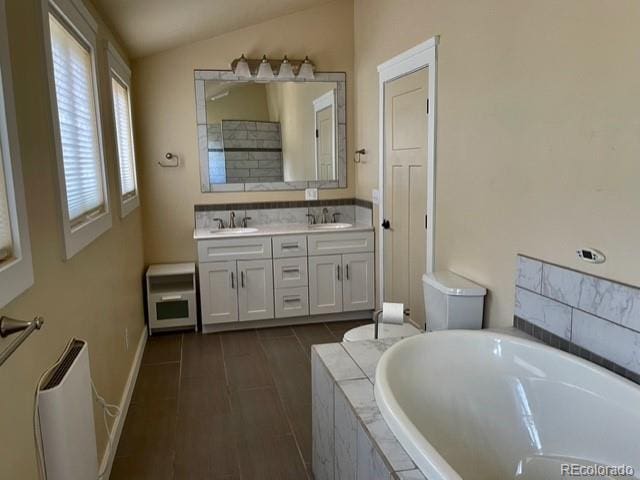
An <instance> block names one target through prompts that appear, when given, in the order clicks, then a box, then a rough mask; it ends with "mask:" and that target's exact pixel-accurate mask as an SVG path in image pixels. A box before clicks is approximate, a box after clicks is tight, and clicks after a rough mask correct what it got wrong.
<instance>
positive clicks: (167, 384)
mask: <svg viewBox="0 0 640 480" xmlns="http://www.w3.org/2000/svg"><path fill="white" fill-rule="evenodd" d="M364 323H366V322H360V321H357V322H338V323H326V324H325V323H319V324H310V325H300V326H294V327H278V328H270V329H264V330H245V331H241V332H228V333H220V334H210V335H200V334H194V333H184V334H180V333H178V334H167V335H156V336H153V337H151V338H149V340H148V342H147V346H146V349H145V352H144V357H143V359H142V366H141V368H140V374H139V376H138V380H137V382H136V386H135V390H134V393H133V398H132V400H131V406H130V407H129V413H128V415H127V419H126V422H125V425H124V429H123V432H122V436H121V438H120V443H119V445H118V450H117V452H116V458H115V461H114V465H113V470H112V473H111V479H112V480H120V479H122V480H125V479H126V480H147V479H149V480H150V479H153V480H164V479H167V480H182V479H189V480H200V479H207V480H223V479H224V480H258V479H265V480H267V479H268V480H305V479H311V478H312V475H311V367H310V349H311V345H313V344H315V343H330V342H337V341H341V340H342V336H343V335H344V333H345V332H346V331H347V330H349V329H350V328H353V327H355V326H358V325H362V324H364Z"/></svg>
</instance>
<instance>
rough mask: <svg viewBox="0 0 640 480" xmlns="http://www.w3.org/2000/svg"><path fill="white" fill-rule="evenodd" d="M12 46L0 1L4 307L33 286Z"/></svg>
mask: <svg viewBox="0 0 640 480" xmlns="http://www.w3.org/2000/svg"><path fill="white" fill-rule="evenodd" d="M8 43H9V42H8V38H7V21H6V16H5V1H4V0H0V308H2V307H4V306H5V305H6V304H7V303H9V302H10V301H11V300H13V299H14V298H15V297H17V296H18V295H20V294H21V293H22V292H24V291H25V290H26V289H28V288H29V287H30V286H31V285H33V266H32V263H31V245H30V241H29V228H28V224H27V210H26V203H25V198H24V185H23V183H22V168H21V163H20V151H19V147H18V135H17V131H16V117H15V107H14V104H13V86H12V84H11V64H10V60H9V51H8Z"/></svg>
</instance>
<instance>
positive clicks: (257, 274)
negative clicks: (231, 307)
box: [238, 260, 274, 322]
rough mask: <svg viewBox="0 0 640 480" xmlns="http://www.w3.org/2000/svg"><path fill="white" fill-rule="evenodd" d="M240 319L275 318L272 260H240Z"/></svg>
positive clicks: (243, 320) (242, 320)
mask: <svg viewBox="0 0 640 480" xmlns="http://www.w3.org/2000/svg"><path fill="white" fill-rule="evenodd" d="M238 275H239V276H240V284H239V288H238V319H239V320H240V321H241V322H246V321H249V320H264V319H267V318H273V313H274V312H273V265H272V263H271V260H238Z"/></svg>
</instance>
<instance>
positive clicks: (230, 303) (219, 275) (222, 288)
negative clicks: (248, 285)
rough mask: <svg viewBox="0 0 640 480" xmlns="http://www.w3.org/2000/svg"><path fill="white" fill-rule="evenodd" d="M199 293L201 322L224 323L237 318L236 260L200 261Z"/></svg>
mask: <svg viewBox="0 0 640 480" xmlns="http://www.w3.org/2000/svg"><path fill="white" fill-rule="evenodd" d="M198 269H199V272H200V273H199V275H200V292H201V293H200V295H201V299H200V302H201V306H202V323H203V324H210V323H225V322H235V321H237V320H238V294H237V287H238V282H237V279H238V275H237V272H236V262H235V261H230V262H210V263H201V264H200V265H199V267H198Z"/></svg>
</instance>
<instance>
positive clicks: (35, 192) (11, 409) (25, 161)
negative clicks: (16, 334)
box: [0, 0, 144, 480]
mask: <svg viewBox="0 0 640 480" xmlns="http://www.w3.org/2000/svg"><path fill="white" fill-rule="evenodd" d="M40 7H41V2H40V0H28V1H25V0H20V1H17V0H16V1H9V2H7V11H8V12H7V16H8V24H9V35H10V49H11V59H12V65H13V83H14V88H15V95H16V109H17V117H18V132H19V135H20V148H21V151H22V165H23V172H24V179H25V190H26V193H27V208H28V215H29V228H30V232H31V242H32V245H31V246H32V251H33V267H34V275H35V285H34V286H33V287H31V289H29V290H28V291H27V292H26V293H24V294H23V295H21V296H20V297H18V298H17V299H16V300H14V301H13V302H11V303H10V304H9V305H7V306H6V307H5V308H3V309H2V310H0V315H9V316H13V317H16V318H21V319H31V318H32V317H33V316H35V315H42V316H44V318H45V322H46V323H45V325H44V328H43V330H41V331H38V332H35V333H33V334H32V335H31V337H29V338H28V339H27V341H26V342H25V343H24V344H23V345H22V346H21V347H20V348H19V349H18V350H17V351H16V352H15V353H14V354H13V356H12V357H11V358H10V359H9V360H8V361H7V363H5V364H4V366H2V367H1V368H0V391H1V392H2V393H1V395H0V409H1V410H2V412H3V414H2V415H0V439H1V441H0V477H1V478H7V479H20V480H35V479H37V478H38V475H37V469H36V457H35V445H34V440H33V420H32V416H33V399H34V392H35V388H36V383H37V380H38V378H39V376H40V374H41V373H42V372H43V371H44V369H45V368H47V367H48V366H49V365H50V364H51V363H53V362H54V361H55V360H56V359H57V358H58V356H59V355H60V353H61V352H62V350H63V348H64V346H65V345H66V343H67V341H68V339H69V338H70V337H79V338H82V339H84V340H86V341H87V342H88V343H89V352H90V360H91V374H92V377H93V379H94V380H95V383H96V386H97V388H98V390H99V391H100V392H101V393H102V395H104V397H105V398H106V399H107V400H108V401H110V402H116V403H118V402H119V401H120V396H121V394H122V391H123V387H124V384H125V382H126V380H127V376H128V374H129V370H130V367H131V365H132V360H133V355H134V351H135V347H136V344H137V341H138V339H139V338H140V334H141V332H142V329H143V328H144V323H143V309H142V292H141V287H140V285H141V275H142V272H143V260H142V257H143V254H142V225H141V220H140V210H139V209H138V210H136V211H135V212H134V213H132V214H131V215H130V216H128V217H127V218H126V219H124V220H120V218H119V216H118V213H117V212H118V206H117V204H116V203H115V202H114V200H112V208H114V210H115V212H114V216H113V227H112V228H111V229H110V230H109V231H108V232H107V233H105V234H104V235H102V236H101V237H100V238H99V239H97V240H96V241H95V242H93V243H92V244H91V245H90V246H88V247H87V248H85V249H84V250H82V252H80V253H79V254H77V255H76V256H74V257H73V258H72V259H71V260H69V261H67V262H63V261H62V236H61V231H60V224H59V220H58V218H59V217H58V209H59V208H60V204H59V202H58V199H57V177H56V165H55V160H54V157H53V153H52V152H53V137H52V135H51V128H52V127H51V121H50V118H51V116H50V103H49V90H48V84H47V80H46V78H47V74H46V71H45V57H44V43H43V36H42V29H41V26H42V18H41V9H40ZM104 34H105V32H104V30H102V29H101V41H102V42H104V41H105V40H104ZM100 56H101V60H102V64H104V60H105V58H104V57H105V51H104V49H101V50H100ZM101 73H102V74H103V77H102V78H104V76H106V74H107V72H106V70H105V71H103V72H101ZM109 85H110V83H109V82H107V81H103V82H102V87H104V89H106V88H109ZM103 93H106V92H103ZM103 97H104V98H105V100H106V98H107V97H105V96H104V95H103ZM107 121H109V117H108V115H107V112H105V111H104V108H103V122H105V123H106V122H107ZM110 125H111V124H110V123H109V124H107V125H106V135H105V143H106V147H107V149H106V156H107V161H108V173H109V175H110V182H109V183H110V192H111V194H112V195H117V194H116V192H117V188H116V183H115V179H116V168H115V158H114V148H112V143H111V142H112V140H113V137H112V136H111V133H110V132H111V130H110V128H111V127H110ZM123 247H124V248H123ZM125 329H128V331H129V341H130V345H131V346H130V348H129V350H128V351H125V341H124V335H125ZM8 341H9V340H1V341H0V348H2V347H4V346H6V345H7V344H8ZM98 412H99V411H98V410H96V428H97V432H98V457H99V459H101V458H102V453H103V451H104V446H105V440H106V436H105V434H104V427H103V426H102V417H101V416H100V417H98V416H97V414H98ZM100 415H101V414H100Z"/></svg>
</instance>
